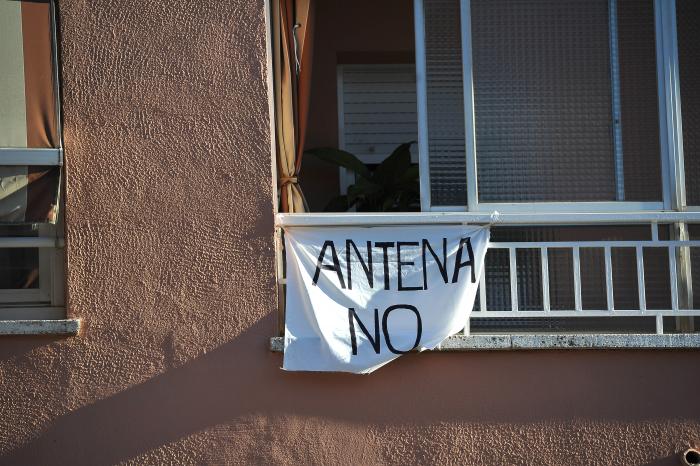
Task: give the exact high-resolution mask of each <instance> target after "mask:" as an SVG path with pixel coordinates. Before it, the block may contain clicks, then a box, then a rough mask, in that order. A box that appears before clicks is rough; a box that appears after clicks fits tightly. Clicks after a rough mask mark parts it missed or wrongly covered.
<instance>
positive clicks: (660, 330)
mask: <svg viewBox="0 0 700 466" xmlns="http://www.w3.org/2000/svg"><path fill="white" fill-rule="evenodd" d="M656 334H657V335H663V334H664V316H662V315H659V314H657V315H656Z"/></svg>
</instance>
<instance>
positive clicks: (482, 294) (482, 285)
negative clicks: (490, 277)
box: [479, 263, 488, 312]
mask: <svg viewBox="0 0 700 466" xmlns="http://www.w3.org/2000/svg"><path fill="white" fill-rule="evenodd" d="M483 267H484V268H483V270H482V271H481V277H479V311H481V312H486V311H487V309H488V308H487V307H486V264H485V263H484V266H483Z"/></svg>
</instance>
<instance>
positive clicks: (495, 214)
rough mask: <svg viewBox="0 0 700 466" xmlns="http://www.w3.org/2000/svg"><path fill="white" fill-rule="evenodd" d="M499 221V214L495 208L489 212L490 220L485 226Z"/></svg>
mask: <svg viewBox="0 0 700 466" xmlns="http://www.w3.org/2000/svg"><path fill="white" fill-rule="evenodd" d="M500 221H501V214H499V213H498V211H497V210H494V211H493V213H492V214H491V221H490V222H489V224H488V225H487V226H489V227H490V226H492V225H493V224H495V223H500Z"/></svg>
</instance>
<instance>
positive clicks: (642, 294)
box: [635, 245, 647, 311]
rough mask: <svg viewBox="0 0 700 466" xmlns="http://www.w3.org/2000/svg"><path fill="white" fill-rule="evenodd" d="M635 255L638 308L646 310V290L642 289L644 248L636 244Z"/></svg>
mask: <svg viewBox="0 0 700 466" xmlns="http://www.w3.org/2000/svg"><path fill="white" fill-rule="evenodd" d="M635 251H636V256H637V291H638V292H639V310H640V311H646V310H647V297H646V290H645V289H644V248H642V246H640V245H637V247H636V248H635Z"/></svg>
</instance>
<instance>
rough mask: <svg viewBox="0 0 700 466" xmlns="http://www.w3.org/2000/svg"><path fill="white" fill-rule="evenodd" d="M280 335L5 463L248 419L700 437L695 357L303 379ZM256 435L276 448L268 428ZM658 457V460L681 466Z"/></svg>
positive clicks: (459, 362) (476, 358) (169, 379)
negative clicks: (540, 425)
mask: <svg viewBox="0 0 700 466" xmlns="http://www.w3.org/2000/svg"><path fill="white" fill-rule="evenodd" d="M271 328H274V316H273V315H272V314H271V315H269V316H268V317H266V318H265V319H263V320H261V321H258V322H257V323H256V324H255V325H254V326H252V327H251V328H249V329H248V330H247V331H246V332H244V333H243V334H241V336H240V337H239V338H237V339H235V340H233V341H231V342H229V343H227V344H224V345H222V346H220V347H219V348H217V349H215V350H213V351H211V352H209V353H207V354H205V355H204V356H201V357H200V358H197V359H195V360H193V361H191V362H190V363H188V364H185V365H184V366H181V367H178V368H175V369H172V370H169V371H167V372H165V373H163V374H161V375H159V376H157V377H154V378H152V379H151V380H149V381H147V382H145V383H143V384H141V385H138V386H134V387H132V388H130V389H128V390H125V391H123V392H121V393H119V394H116V395H114V396H112V397H110V398H107V399H104V400H100V401H97V402H95V403H93V404H91V405H88V406H84V407H81V408H79V409H77V410H75V411H73V412H71V413H69V414H66V415H64V416H62V417H59V418H58V419H56V420H55V421H54V422H53V424H51V426H50V427H49V428H48V429H47V430H46V431H44V432H43V433H42V434H41V435H40V436H39V437H38V438H36V439H35V440H33V441H31V442H30V443H28V444H27V445H25V446H24V447H22V448H20V449H17V450H15V451H13V452H10V453H9V454H8V455H7V456H6V457H4V458H0V462H1V463H3V464H42V462H45V461H46V459H47V458H52V461H54V462H56V463H61V464H74V463H78V464H89V463H90V462H91V461H94V460H95V458H99V459H100V462H102V463H110V464H111V463H117V462H120V461H125V460H128V459H132V458H134V457H137V456H138V455H141V454H144V453H147V452H149V451H152V450H154V449H157V448H159V447H162V446H164V445H167V444H169V443H171V442H174V441H177V440H178V439H182V438H186V437H188V436H190V435H193V434H195V433H198V432H201V431H204V430H206V429H208V428H213V427H216V426H221V425H241V424H244V422H243V419H242V418H243V417H246V416H261V417H264V418H265V419H267V420H268V421H267V422H268V424H272V426H270V425H268V426H267V427H265V430H266V432H267V433H268V435H269V431H270V429H273V430H274V429H281V430H284V429H286V428H288V425H289V424H290V423H293V422H294V419H295V418H297V419H301V420H303V419H313V418H316V419H325V420H337V421H341V422H350V423H355V424H356V425H360V426H366V427H374V428H378V429H392V428H396V427H397V426H413V427H408V428H407V429H411V428H414V427H415V428H416V429H420V428H422V427H424V426H428V425H439V424H442V425H445V423H455V424H468V423H484V424H490V425H493V424H496V423H506V425H510V424H513V426H512V429H515V431H514V432H513V431H511V432H510V434H508V435H516V436H519V435H521V434H522V432H523V429H524V430H527V427H523V425H528V424H533V423H537V422H543V421H545V422H548V423H556V422H559V423H560V424H563V425H565V426H572V427H575V426H576V424H577V423H578V424H581V423H584V424H585V423H587V422H589V421H594V422H596V421H597V422H601V423H618V424H619V423H620V422H643V421H651V422H654V423H655V424H661V425H662V427H663V425H665V424H664V423H663V422H661V421H665V420H666V421H667V420H672V421H673V422H674V423H676V424H678V423H682V421H683V420H687V421H688V427H689V429H691V430H692V429H693V426H696V428H697V426H698V420H699V419H700V405H698V404H697V403H695V404H693V405H691V406H688V403H687V402H688V400H693V399H696V398H697V387H698V386H700V374H699V373H698V371H691V372H688V373H686V379H685V380H684V381H683V383H671V382H672V381H674V380H676V379H677V375H678V374H679V372H681V371H680V370H679V368H682V367H695V365H696V364H697V353H696V352H692V351H688V352H683V351H674V352H673V353H674V354H673V355H670V354H669V352H624V351H614V352H611V351H589V352H584V351H577V352H557V351H550V352H522V353H514V352H502V353H499V352H492V353H468V354H465V353H454V354H448V353H440V354H437V353H433V354H422V355H415V354H412V355H408V356H406V357H404V358H400V359H399V360H397V361H395V362H393V363H391V364H389V365H388V366H387V367H384V368H382V369H381V370H379V371H378V372H376V373H375V374H372V375H369V376H355V375H349V374H308V373H307V374H304V373H286V372H283V371H281V370H280V369H279V366H280V365H281V357H280V355H278V354H273V353H270V352H269V351H268V349H267V345H268V340H267V336H266V335H269V333H268V332H269V330H270V329H271ZM254 355H260V356H261V357H257V356H254ZM670 360H673V364H669V361H670ZM660 394H661V395H663V397H662V398H663V399H660ZM518 424H520V426H518ZM594 427H595V426H594ZM640 428H643V426H640ZM241 429H242V430H243V431H246V432H247V431H250V430H254V429H255V428H254V427H250V426H249V427H246V428H241ZM519 429H520V430H519ZM567 429H568V427H567ZM595 429H597V427H595V428H594V429H593V431H594V432H595ZM623 429H624V426H623ZM518 432H520V433H518ZM617 432H618V436H620V435H630V436H631V435H634V433H626V434H625V433H624V432H625V431H624V430H622V431H619V430H618V431H617ZM620 432H622V433H620ZM241 433H242V434H243V433H245V432H241ZM482 434H483V432H482ZM554 434H556V430H555V431H554ZM563 434H566V431H564V432H563ZM247 435H248V437H247V438H248V439H250V438H251V437H250V436H251V435H252V436H255V437H254V438H255V439H256V440H257V441H258V442H257V443H258V444H260V445H261V446H262V445H265V448H273V447H272V446H271V445H266V443H268V442H267V440H265V439H264V438H263V437H264V436H265V435H264V434H263V433H261V432H252V433H251V432H247ZM558 435H562V431H561V430H559V434H558ZM600 435H603V434H602V433H601V434H600ZM564 437H566V435H564ZM268 440H269V439H268ZM504 440H507V436H506V435H504ZM579 440H580V439H579ZM668 440H669V439H666V441H667V442H668ZM675 440H677V441H685V440H687V439H675ZM696 440H697V439H696ZM346 441H348V442H350V443H352V442H354V440H352V439H349V440H346ZM471 441H474V439H472V440H471ZM560 441H562V442H563V441H568V440H566V439H564V440H560ZM617 441H625V439H622V440H621V439H619V438H618V439H617V440H616V442H617ZM249 448H250V447H249ZM659 448H660V447H659ZM649 449H650V450H654V447H653V446H650V447H649ZM667 453H671V452H667ZM669 458H670V457H669ZM659 461H661V462H659ZM659 461H657V462H654V463H650V464H654V465H662V464H671V463H667V462H665V461H666V460H665V459H664V460H661V459H660V460H659Z"/></svg>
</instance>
